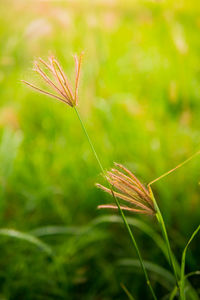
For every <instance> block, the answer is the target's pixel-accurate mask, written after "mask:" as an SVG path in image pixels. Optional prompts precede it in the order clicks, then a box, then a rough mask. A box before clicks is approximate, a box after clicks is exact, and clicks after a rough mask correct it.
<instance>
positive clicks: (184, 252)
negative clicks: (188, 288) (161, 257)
mask: <svg viewBox="0 0 200 300" xmlns="http://www.w3.org/2000/svg"><path fill="white" fill-rule="evenodd" d="M199 230H200V225H199V226H198V227H197V229H196V230H195V231H194V232H193V234H192V235H191V238H190V239H189V241H188V243H187V245H186V246H185V248H184V250H183V254H182V260H181V278H180V295H181V299H183V300H185V291H184V286H185V259H186V252H187V249H188V247H189V245H190V243H191V242H192V240H193V238H194V237H195V236H196V235H197V233H198V231H199Z"/></svg>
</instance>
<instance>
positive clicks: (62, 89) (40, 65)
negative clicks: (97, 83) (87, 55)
mask: <svg viewBox="0 0 200 300" xmlns="http://www.w3.org/2000/svg"><path fill="white" fill-rule="evenodd" d="M82 56H83V54H81V55H80V56H79V58H78V57H77V55H75V56H74V60H75V73H76V75H75V87H74V90H73V89H72V86H71V84H70V83H69V81H68V79H67V77H66V75H65V73H64V72H63V70H62V67H61V65H60V64H59V62H58V60H57V59H55V57H53V56H50V57H49V58H48V62H45V61H44V60H43V59H41V58H38V60H36V61H35V62H34V69H33V70H34V71H35V72H36V73H37V74H38V75H39V76H40V77H42V79H43V80H44V81H45V83H46V84H47V85H48V86H49V87H50V88H51V90H53V93H52V92H48V91H45V90H43V89H41V88H38V87H36V86H35V85H33V84H31V83H29V82H27V81H25V80H22V82H24V83H25V84H27V85H28V86H30V87H31V88H33V89H35V90H37V91H38V92H40V93H43V94H45V95H47V96H50V97H53V98H56V99H58V100H59V101H62V102H65V103H66V104H68V105H70V106H71V107H74V106H76V105H77V104H78V84H79V78H80V70H81V62H82ZM47 71H48V72H47ZM48 73H49V75H48Z"/></svg>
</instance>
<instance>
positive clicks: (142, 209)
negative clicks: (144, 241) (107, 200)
mask: <svg viewBox="0 0 200 300" xmlns="http://www.w3.org/2000/svg"><path fill="white" fill-rule="evenodd" d="M115 166H117V167H118V168H119V169H120V171H119V170H118V169H112V170H111V172H107V176H106V178H107V180H108V182H109V183H110V185H111V186H112V187H113V188H115V189H116V190H117V191H113V190H111V189H110V188H106V187H105V186H103V185H101V184H96V186H97V187H98V188H100V189H102V190H104V191H105V192H107V193H109V194H111V195H112V194H114V196H115V197H117V198H119V199H121V200H123V201H125V202H126V203H127V204H128V206H124V205H123V206H121V205H120V207H121V209H122V210H127V211H131V212H136V213H141V214H147V215H154V214H155V209H154V204H153V201H152V198H151V195H150V193H149V191H148V190H147V189H146V188H145V187H144V186H143V184H142V183H141V182H140V181H139V180H138V179H137V177H135V175H134V174H133V173H131V172H130V171H129V170H128V169H127V168H125V167H124V166H123V165H121V164H117V163H115ZM98 208H111V209H118V207H117V206H116V205H115V204H108V205H99V206H98Z"/></svg>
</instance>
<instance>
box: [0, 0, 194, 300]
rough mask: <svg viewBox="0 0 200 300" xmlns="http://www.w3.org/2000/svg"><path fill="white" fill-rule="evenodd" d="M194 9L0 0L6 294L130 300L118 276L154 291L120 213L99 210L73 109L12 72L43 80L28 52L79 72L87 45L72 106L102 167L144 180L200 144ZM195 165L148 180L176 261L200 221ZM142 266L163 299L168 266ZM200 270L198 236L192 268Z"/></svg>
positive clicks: (146, 240) (1, 274) (1, 235)
mask: <svg viewBox="0 0 200 300" xmlns="http://www.w3.org/2000/svg"><path fill="white" fill-rule="evenodd" d="M199 12H200V6H199V2H198V1H195V0H192V1H186V0H185V1H184V0H183V1H179V0H178V1H164V0H163V1H138V0H135V1H128V0H127V1H126V0H124V1H117V0H116V1H115V0H107V1H103V0H102V1H100V0H99V1H25V0H24V1H20V0H19V1H10V0H6V1H4V0H2V1H1V2H0V24H1V25H0V224H1V225H0V226H1V229H0V249H1V250H0V253H1V255H0V299H3V300H4V299H5V300H7V299H28V300H29V299H91V300H93V299H95V300H107V299H127V295H126V294H125V292H124V291H123V289H122V287H121V284H125V286H126V287H127V288H128V290H129V291H130V292H131V293H132V295H133V296H134V297H135V299H151V297H150V295H149V291H148V290H147V289H146V287H145V281H144V278H143V275H142V274H141V273H140V269H139V268H138V267H137V257H136V255H135V252H134V249H133V248H132V246H131V244H130V240H129V237H128V236H127V234H126V232H125V229H124V227H123V225H122V224H121V223H120V219H119V218H118V217H117V214H114V213H112V212H105V211H98V210H97V209H96V207H97V205H99V204H102V203H106V202H107V201H109V200H110V199H109V196H107V195H105V194H104V193H103V192H101V191H99V190H97V189H96V188H95V186H94V184H95V182H103V179H102V176H101V174H100V173H101V172H100V170H99V167H98V165H97V164H96V161H95V160H94V157H93V155H92V153H91V151H90V148H89V145H88V143H87V140H86V139H85V137H84V135H83V132H82V130H81V127H80V124H79V123H78V120H77V118H76V115H75V113H74V111H73V110H72V109H71V108H70V107H68V106H65V105H64V104H62V103H59V102H57V101H55V100H54V99H50V98H47V97H46V96H45V95H40V94H37V93H36V92H34V91H33V90H30V89H28V88H27V87H26V86H24V85H23V84H22V83H21V82H20V80H21V79H25V80H28V81H31V82H35V83H37V84H40V82H39V79H38V78H37V77H36V75H34V74H33V72H32V63H33V60H34V59H35V58H37V57H38V56H40V57H42V58H44V59H45V58H46V57H47V56H48V55H51V54H54V55H56V56H57V57H58V59H59V60H60V62H61V63H62V65H63V67H64V69H65V70H66V73H67V74H70V76H71V78H72V80H73V76H74V61H73V57H72V55H73V54H74V53H80V52H81V51H83V50H84V52H85V55H84V60H83V66H82V74H81V85H80V89H79V111H80V114H81V116H82V118H83V120H84V123H85V125H86V127H87V129H88V132H89V134H90V136H91V139H92V140H93V142H94V145H95V147H96V149H97V152H98V154H99V156H100V158H101V160H102V163H103V165H104V167H105V168H106V169H109V168H110V167H111V166H112V164H113V161H117V162H120V163H123V164H124V165H126V166H127V167H128V168H129V169H131V170H132V171H133V172H134V173H135V174H136V175H137V176H138V177H139V178H140V179H141V180H142V181H143V182H144V183H148V182H149V181H151V180H153V179H155V178H156V177H158V176H160V175H161V174H162V173H164V172H166V171H168V170H170V169H171V168H173V167H175V166H176V165H177V164H178V163H180V162H181V161H183V160H184V159H186V158H187V157H189V156H190V155H191V154H193V153H194V152H195V151H197V150H199V148H200V137H199V114H200V38H199V37H200V14H199ZM199 163H200V159H199V158H198V157H197V158H195V159H194V160H193V161H191V162H190V163H188V164H187V165H185V166H184V167H182V168H181V169H179V170H177V171H176V172H174V173H172V174H171V175H170V176H168V177H166V178H164V179H162V180H161V181H159V182H158V183H156V184H155V185H154V192H155V195H156V197H157V201H158V203H159V205H160V207H161V210H162V212H163V214H164V218H165V220H166V223H167V228H168V230H169V235H170V239H171V242H172V248H173V250H174V251H175V253H176V255H177V258H178V259H179V260H180V258H181V251H182V250H183V247H184V246H185V244H186V242H187V240H188V238H189V237H190V235H191V233H192V231H193V230H194V229H195V228H196V227H197V225H198V223H199V217H200V210H199V196H200V189H199V180H200V166H199ZM129 217H130V220H131V221H132V222H133V224H135V226H133V227H132V228H133V230H134V233H135V235H136V238H137V241H138V244H139V246H140V247H141V249H142V254H143V257H144V259H145V260H147V261H149V262H151V263H154V264H157V265H159V266H161V267H162V268H165V269H166V270H168V271H169V272H170V270H169V267H168V264H167V261H166V259H165V257H164V255H163V253H162V251H161V249H160V248H159V246H158V245H159V239H157V235H156V236H154V240H152V236H153V233H152V232H154V233H155V232H158V233H159V231H158V228H157V225H156V222H155V220H154V219H149V218H146V217H141V216H135V215H132V216H131V215H129ZM145 225H146V226H147V227H145ZM145 228H146V229H145ZM8 229H9V230H8ZM10 229H12V231H11V230H10ZM151 230H152V232H151ZM147 233H149V234H147ZM51 253H53V256H52V255H51ZM149 267H150V270H149V273H150V276H151V279H152V282H153V286H154V288H155V290H156V293H157V294H158V295H159V299H162V297H164V296H165V295H167V294H168V293H169V290H170V289H171V288H172V286H173V284H172V282H171V283H170V278H171V277H170V276H171V275H170V273H167V275H166V274H165V273H163V272H164V271H163V269H162V270H161V271H159V270H158V269H157V270H156V267H155V265H153V266H152V265H151V264H150V266H149ZM199 268H200V255H199V239H198V237H197V238H196V239H195V240H194V241H193V243H192V245H191V247H190V250H189V251H188V256H187V263H186V271H187V272H191V271H194V270H197V269H199ZM167 276H168V277H167ZM167 278H168V279H167ZM191 283H192V284H193V286H194V287H195V288H196V289H197V290H198V288H199V286H200V281H199V279H198V277H197V276H196V277H193V278H191ZM165 299H167V296H166V298H165Z"/></svg>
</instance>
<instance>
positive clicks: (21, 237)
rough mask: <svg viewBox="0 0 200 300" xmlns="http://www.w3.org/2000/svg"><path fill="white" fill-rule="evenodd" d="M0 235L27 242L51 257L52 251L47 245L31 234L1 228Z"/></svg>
mask: <svg viewBox="0 0 200 300" xmlns="http://www.w3.org/2000/svg"><path fill="white" fill-rule="evenodd" d="M0 235H3V236H7V237H11V238H16V239H19V240H23V241H26V242H29V243H31V244H33V245H35V246H37V247H38V248H40V249H41V250H43V251H44V252H46V254H48V255H49V256H53V251H52V249H51V248H50V247H49V246H48V245H47V244H45V243H44V242H42V241H41V240H40V239H38V238H37V237H35V236H33V235H31V234H28V233H24V232H21V231H17V230H15V229H7V228H2V229H0Z"/></svg>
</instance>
